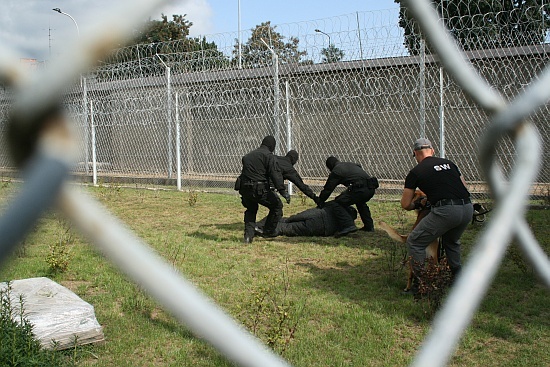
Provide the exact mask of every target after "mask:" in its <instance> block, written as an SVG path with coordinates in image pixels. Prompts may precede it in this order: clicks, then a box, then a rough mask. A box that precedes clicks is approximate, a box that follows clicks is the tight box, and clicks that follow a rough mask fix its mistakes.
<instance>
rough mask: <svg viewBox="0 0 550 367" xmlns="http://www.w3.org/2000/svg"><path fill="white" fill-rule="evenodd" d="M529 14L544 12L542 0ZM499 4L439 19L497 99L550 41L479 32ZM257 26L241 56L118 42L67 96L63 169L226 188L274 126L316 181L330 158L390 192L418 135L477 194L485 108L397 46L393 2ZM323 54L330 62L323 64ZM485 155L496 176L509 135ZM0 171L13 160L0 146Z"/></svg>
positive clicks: (222, 47) (537, 187) (84, 175)
mask: <svg viewBox="0 0 550 367" xmlns="http://www.w3.org/2000/svg"><path fill="white" fill-rule="evenodd" d="M529 11H530V12H532V13H534V12H536V13H537V14H541V16H544V14H545V13H544V11H543V9H542V8H540V7H534V8H532V9H531V10H529ZM510 14H512V12H506V11H504V10H503V11H500V12H498V13H488V14H485V18H483V21H481V22H480V21H475V19H476V17H477V16H478V15H476V16H473V15H472V16H464V15H462V16H460V17H459V16H455V17H450V18H449V19H447V20H446V22H447V23H449V24H452V25H453V27H454V28H453V30H454V32H455V34H457V35H459V36H460V37H461V40H462V43H463V45H470V46H469V48H470V50H469V51H468V52H466V57H467V59H468V60H469V61H470V62H471V63H472V65H474V67H475V68H476V69H477V70H478V72H479V73H480V74H481V75H482V76H483V77H484V78H485V79H486V80H487V81H488V82H489V83H490V84H491V86H492V87H493V88H494V89H496V90H498V91H500V92H501V93H502V94H503V95H504V96H505V97H509V96H513V95H515V94H517V93H518V92H520V91H521V90H523V88H524V87H525V86H526V85H528V84H529V82H530V80H531V79H532V78H534V77H535V76H536V75H537V73H539V72H540V70H541V69H542V68H543V67H544V65H545V63H546V62H547V61H548V58H549V51H550V45H549V44H546V43H545V41H546V37H545V36H541V37H538V38H536V37H532V36H531V37H530V38H529V37H528V36H529V35H531V33H528V32H523V33H522V32H515V33H512V34H509V37H507V38H506V37H502V36H500V38H499V39H500V42H498V43H496V42H495V41H494V40H495V38H494V37H489V38H486V39H484V38H483V37H480V36H479V34H480V32H483V31H484V27H487V26H488V24H489V22H488V19H501V18H503V17H504V16H506V15H508V16H509V17H511V15H510ZM447 16H448V14H447ZM479 16H481V15H479ZM524 23H526V24H523V28H528V29H532V28H536V27H542V26H543V25H544V24H545V23H544V21H542V23H541V19H539V18H536V17H532V18H530V19H527V20H526V21H524ZM531 23H532V24H531ZM265 27H266V30H267V32H264V33H262V34H264V36H265V34H267V36H265V37H266V40H264V39H263V38H261V37H260V38H254V37H258V36H257V34H256V33H257V32H254V30H247V31H243V32H242V35H241V39H242V40H243V45H242V47H243V50H244V51H247V50H248V51H247V53H245V54H244V55H241V56H239V54H238V52H237V50H238V44H237V43H236V42H237V41H236V40H237V38H238V34H237V33H228V34H218V35H213V36H201V37H200V38H199V40H200V42H199V43H197V44H195V45H194V47H193V49H194V50H195V51H186V50H189V48H190V46H189V41H188V40H180V41H174V42H169V43H164V44H152V45H138V46H131V47H127V48H123V49H118V50H116V51H115V52H114V53H113V55H111V57H110V58H109V59H108V60H107V61H106V62H104V63H102V64H101V65H100V66H99V68H97V69H96V70H95V71H94V72H93V73H91V74H89V75H86V77H85V78H83V79H81V82H80V83H79V84H78V83H77V85H75V86H74V87H73V88H72V89H71V91H70V92H69V93H67V95H66V99H65V106H66V108H67V109H68V110H69V111H70V113H71V115H72V116H74V119H75V120H76V121H77V122H78V123H79V127H80V135H81V137H82V148H81V157H80V159H79V161H80V162H79V164H78V165H77V166H76V167H75V169H74V171H75V173H77V174H78V176H79V177H80V179H81V180H88V181H90V180H93V181H94V182H95V183H97V181H98V180H103V181H113V180H114V181H115V182H119V183H123V182H129V183H133V184H142V183H143V184H164V185H170V186H177V187H178V188H181V185H182V184H183V185H184V186H191V187H201V188H203V189H216V188H230V187H231V186H232V183H233V181H234V179H235V177H236V176H237V175H238V173H239V172H240V158H241V157H242V155H244V154H245V153H246V152H248V151H250V150H251V149H253V148H256V147H257V146H258V145H259V143H260V141H261V139H262V138H263V136H265V135H268V134H272V135H274V136H275V137H276V138H277V142H278V146H277V151H276V153H278V154H282V155H284V154H285V153H286V151H287V150H289V149H296V150H298V152H299V153H300V160H299V162H298V164H297V169H298V171H299V172H300V173H301V175H302V176H303V177H304V179H305V180H306V182H308V183H310V184H311V185H313V186H314V187H315V186H316V185H322V183H323V181H324V179H325V178H326V175H327V173H328V172H327V170H326V168H325V165H324V161H325V159H326V158H327V157H328V156H330V155H336V156H338V157H339V158H340V159H341V160H344V161H353V162H358V163H360V164H361V165H362V166H363V167H364V168H365V169H366V170H367V172H369V173H370V174H372V175H375V176H377V177H378V178H379V179H380V181H381V183H382V187H381V189H382V190H380V193H383V192H389V193H392V192H394V191H395V190H398V189H401V188H402V181H403V178H404V176H405V175H406V173H407V172H408V170H409V169H410V168H411V167H412V166H414V164H415V163H416V162H415V161H414V159H413V158H412V154H411V144H412V142H413V141H414V140H415V139H416V138H418V137H420V136H426V137H428V138H429V139H430V140H432V142H433V143H434V144H435V145H436V147H437V148H436V154H439V155H442V156H443V155H444V156H446V157H447V158H449V159H451V160H453V161H455V162H456V163H457V164H458V166H459V167H460V168H461V170H462V173H463V175H464V176H465V178H466V179H467V181H468V183H469V186H470V189H471V191H472V193H473V195H474V197H478V198H479V197H481V196H485V194H487V192H488V190H487V187H486V185H485V184H484V183H483V182H484V181H485V177H483V174H482V173H481V169H480V167H479V163H478V157H477V151H478V141H477V137H478V136H480V135H481V134H482V132H483V129H484V128H485V127H484V122H485V121H486V120H487V115H486V113H485V112H484V111H483V109H481V108H480V107H478V106H477V105H476V104H474V103H473V102H472V101H471V100H470V99H469V98H468V97H467V96H466V95H465V94H464V93H463V91H462V89H461V88H460V87H459V86H458V85H457V84H456V83H455V82H454V81H453V80H452V79H451V78H449V76H448V75H447V73H446V71H445V69H444V68H442V67H441V65H440V63H439V60H438V57H437V56H435V55H432V54H431V51H430V49H429V47H426V46H425V44H424V43H423V42H422V41H420V42H418V43H417V44H415V45H414V46H409V47H406V46H404V44H406V43H407V42H410V41H407V40H410V39H411V37H412V36H411V35H410V34H406V32H405V29H406V28H407V26H405V27H401V26H400V25H399V24H398V18H397V17H396V9H394V10H393V11H390V10H387V11H377V12H357V13H353V14H348V15H345V16H339V17H334V18H329V19H323V20H317V21H308V22H302V23H295V24H283V25H277V26H272V25H270V24H267V25H265ZM269 32H273V33H275V32H276V33H277V34H279V35H280V37H281V38H280V39H282V40H292V39H295V40H298V41H299V42H298V43H297V45H298V47H297V49H296V50H297V51H296V52H295V54H294V55H293V56H292V57H290V56H288V55H287V54H285V53H284V51H285V49H284V46H282V44H283V43H281V44H277V43H276V42H274V41H270V40H272V39H273V38H274V37H273V36H271V35H270V34H268V33H269ZM540 33H541V32H539V34H540ZM275 39H277V38H276V37H275ZM471 39H475V40H476V42H477V44H475V45H472V41H470V40H471ZM246 40H248V41H246ZM483 40H485V41H483ZM535 41H537V43H533V42H535ZM264 42H265V43H264ZM261 43H263V44H261ZM213 44H214V45H216V48H212V47H213V46H212V45H213ZM474 46H475V47H474ZM495 46H498V48H495ZM277 47H279V48H277ZM201 48H203V49H201ZM254 48H255V51H254V52H253V51H251V49H254ZM335 49H336V50H338V52H341V53H338V52H337V51H334V50H335ZM331 50H332V54H329V53H328V52H329V51H331ZM272 51H273V52H272ZM287 53H288V52H287ZM297 53H299V56H296V54H297ZM334 54H337V55H339V56H338V60H339V61H336V62H331V61H335V60H336V59H334V57H333V59H334V60H331V55H334ZM519 65H521V67H518V66H519ZM0 100H1V101H2V102H0V103H2V106H3V107H1V109H0V112H1V111H5V110H6V108H7V106H8V105H9V99H8V98H7V96H6V94H2V95H1V97H0ZM548 107H549V105H548V104H546V105H545V106H543V107H542V108H541V109H539V110H537V111H534V112H533V114H532V115H531V118H532V120H533V121H534V123H535V125H536V126H537V127H538V129H539V131H540V133H541V135H542V137H543V146H544V148H545V149H544V152H545V153H544V157H543V169H542V171H541V173H540V175H539V177H538V179H537V182H536V183H535V184H534V185H533V189H532V194H533V195H535V196H548V192H549V186H548V183H549V182H550V168H548V167H549V165H548V164H546V163H547V162H548V158H549V157H548V153H547V151H548V149H547V148H548V144H549V141H548V135H549V134H548V124H546V123H545V122H546V121H545V120H546V119H545V116H546V115H547V114H548ZM2 116H5V115H0V117H2ZM1 121H3V123H2V126H3V125H4V122H5V118H2V119H1ZM496 154H497V157H498V159H499V162H500V163H501V164H502V166H503V169H504V171H505V172H508V170H509V168H510V167H511V166H513V164H514V157H515V152H514V148H513V146H512V144H511V143H510V142H504V143H501V146H500V147H499V149H498V151H497V152H496ZM0 169H1V170H2V172H9V170H10V169H11V165H10V163H9V160H8V159H7V152H6V151H5V150H0ZM4 174H7V173H4Z"/></svg>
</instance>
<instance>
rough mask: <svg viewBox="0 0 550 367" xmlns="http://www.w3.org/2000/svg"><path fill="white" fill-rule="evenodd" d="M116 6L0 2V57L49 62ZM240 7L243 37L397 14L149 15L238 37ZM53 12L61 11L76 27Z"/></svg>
mask: <svg viewBox="0 0 550 367" xmlns="http://www.w3.org/2000/svg"><path fill="white" fill-rule="evenodd" d="M115 1H116V0H115ZM112 3H113V0H0V52H1V49H2V48H4V47H8V48H9V49H11V50H12V52H14V53H15V54H16V55H18V56H19V57H20V58H31V59H37V60H38V61H43V60H47V59H49V58H50V57H51V55H52V54H55V53H56V52H59V49H60V48H62V47H65V45H67V44H70V42H76V40H77V39H78V32H79V33H80V34H83V33H84V32H86V30H87V29H89V28H91V27H93V26H95V25H96V22H98V21H100V20H101V19H102V15H104V14H106V12H108V11H109V9H110V4H112ZM239 3H240V21H241V25H240V29H241V30H242V31H244V30H247V29H252V28H254V27H255V26H256V25H259V24H260V23H262V22H265V21H271V24H272V25H277V24H285V23H295V22H302V21H310V20H318V19H324V18H330V17H335V16H339V15H345V14H351V13H355V12H358V11H359V12H362V11H371V10H384V9H395V13H396V14H397V13H398V8H399V5H398V4H395V3H394V1H393V0H338V1H322V0H321V1H319V0H317V1H314V0H277V1H273V0H270V1H265V0H174V1H172V2H171V3H169V5H166V6H164V7H162V8H160V9H158V11H157V12H156V13H155V14H151V15H150V19H160V17H161V13H163V14H165V15H167V16H168V19H170V20H171V18H172V15H173V14H181V15H183V14H187V16H186V17H185V18H186V19H187V20H189V21H191V22H193V26H192V27H191V29H190V31H191V35H192V36H198V35H212V34H218V33H225V32H236V31H238V29H239V11H238V9H239ZM53 8H59V9H61V11H63V12H64V13H67V14H69V15H70V16H71V17H72V18H73V19H74V21H73V20H72V19H71V18H70V17H69V16H66V15H63V14H60V13H57V12H55V11H53V10H52V9H53ZM111 8H112V7H111ZM396 17H397V15H396ZM75 22H76V24H75ZM77 28H78V32H77Z"/></svg>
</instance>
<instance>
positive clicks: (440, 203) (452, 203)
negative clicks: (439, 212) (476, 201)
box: [434, 198, 472, 206]
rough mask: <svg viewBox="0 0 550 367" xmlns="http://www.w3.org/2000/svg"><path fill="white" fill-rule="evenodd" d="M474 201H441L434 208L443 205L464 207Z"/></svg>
mask: <svg viewBox="0 0 550 367" xmlns="http://www.w3.org/2000/svg"><path fill="white" fill-rule="evenodd" d="M471 202H472V201H471V200H470V198H467V199H441V200H439V201H438V202H437V203H435V204H434V206H443V205H464V204H470V203H471Z"/></svg>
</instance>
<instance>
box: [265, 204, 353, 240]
mask: <svg viewBox="0 0 550 367" xmlns="http://www.w3.org/2000/svg"><path fill="white" fill-rule="evenodd" d="M338 205H339V204H337V203H336V202H334V201H329V202H327V203H325V205H324V206H323V207H322V208H319V207H316V208H311V209H307V210H304V211H303V212H300V213H298V214H295V215H292V216H290V217H288V218H281V220H279V222H278V223H277V228H276V230H275V234H276V235H277V236H288V237H295V236H323V237H326V236H333V235H335V234H336V233H338V232H339V231H340V230H341V228H339V227H338V221H337V220H336V215H335V214H334V209H335V208H338ZM346 210H347V212H348V213H349V215H350V220H352V221H354V220H355V219H357V210H355V208H353V207H351V206H348V207H346ZM264 224H265V218H264V219H262V220H261V221H259V222H258V223H256V233H257V234H258V235H259V236H261V235H262V233H263V226H264Z"/></svg>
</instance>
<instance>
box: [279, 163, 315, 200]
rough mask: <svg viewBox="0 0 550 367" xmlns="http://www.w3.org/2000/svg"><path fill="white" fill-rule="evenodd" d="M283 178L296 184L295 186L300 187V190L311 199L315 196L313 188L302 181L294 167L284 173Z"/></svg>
mask: <svg viewBox="0 0 550 367" xmlns="http://www.w3.org/2000/svg"><path fill="white" fill-rule="evenodd" d="M284 178H286V179H287V180H289V181H290V182H292V183H293V184H294V185H296V187H297V188H298V189H300V191H301V192H303V193H304V194H305V195H306V196H307V197H309V198H311V199H313V198H314V197H315V193H314V192H313V190H312V189H311V188H310V187H309V186H308V185H306V184H305V183H304V181H303V180H302V178H301V177H300V175H299V174H298V172H297V171H296V170H295V169H292V171H290V172H288V173H286V174H285V175H284Z"/></svg>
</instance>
